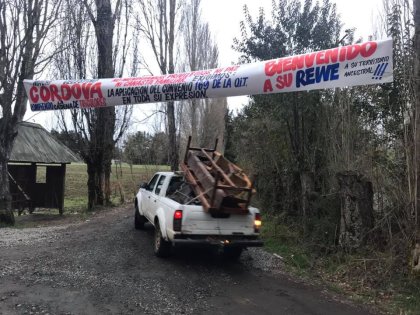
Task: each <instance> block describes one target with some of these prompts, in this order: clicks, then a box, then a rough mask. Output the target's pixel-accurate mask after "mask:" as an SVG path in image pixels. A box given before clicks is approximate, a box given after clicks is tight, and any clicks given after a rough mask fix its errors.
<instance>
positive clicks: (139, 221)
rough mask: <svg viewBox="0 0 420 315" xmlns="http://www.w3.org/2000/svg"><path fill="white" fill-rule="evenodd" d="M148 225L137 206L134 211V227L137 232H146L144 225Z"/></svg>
mask: <svg viewBox="0 0 420 315" xmlns="http://www.w3.org/2000/svg"><path fill="white" fill-rule="evenodd" d="M145 223H146V217H145V216H144V215H141V214H140V213H139V210H138V208H137V205H136V206H135V209H134V227H135V228H136V230H144V224H145Z"/></svg>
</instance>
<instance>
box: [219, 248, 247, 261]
mask: <svg viewBox="0 0 420 315" xmlns="http://www.w3.org/2000/svg"><path fill="white" fill-rule="evenodd" d="M242 250H243V248H242V247H225V248H223V257H224V258H225V259H227V260H230V261H237V260H238V259H239V257H241V254H242Z"/></svg>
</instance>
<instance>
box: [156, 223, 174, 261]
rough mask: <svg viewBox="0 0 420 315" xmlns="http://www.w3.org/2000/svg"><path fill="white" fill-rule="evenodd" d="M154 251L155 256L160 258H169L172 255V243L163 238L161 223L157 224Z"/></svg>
mask: <svg viewBox="0 0 420 315" xmlns="http://www.w3.org/2000/svg"><path fill="white" fill-rule="evenodd" d="M154 251H155V255H156V256H157V257H160V258H164V257H168V256H169V255H170V254H171V242H168V241H166V240H165V239H164V238H163V237H162V232H161V230H160V226H159V221H156V223H155V239H154Z"/></svg>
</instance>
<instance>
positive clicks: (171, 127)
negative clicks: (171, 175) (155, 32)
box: [166, 0, 179, 171]
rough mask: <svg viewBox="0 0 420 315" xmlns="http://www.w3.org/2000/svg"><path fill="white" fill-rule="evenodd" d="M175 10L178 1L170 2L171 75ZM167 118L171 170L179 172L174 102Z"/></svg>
mask: <svg viewBox="0 0 420 315" xmlns="http://www.w3.org/2000/svg"><path fill="white" fill-rule="evenodd" d="M175 10H176V0H169V41H168V46H169V49H168V55H169V61H168V65H169V69H168V70H169V71H168V72H169V73H174V71H175V65H174V44H175ZM166 111H167V113H166V114H167V118H168V133H169V157H170V163H171V170H172V171H177V170H178V164H179V152H178V145H177V141H176V124H175V108H174V102H168V104H167V108H166Z"/></svg>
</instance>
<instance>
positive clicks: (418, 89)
mask: <svg viewBox="0 0 420 315" xmlns="http://www.w3.org/2000/svg"><path fill="white" fill-rule="evenodd" d="M413 2H414V27H415V30H414V32H415V33H414V47H415V48H414V52H415V56H414V77H415V80H414V82H415V83H414V84H415V86H414V92H415V95H414V102H415V104H414V107H415V113H416V115H415V118H416V119H415V139H416V140H415V148H416V150H415V152H416V156H415V163H416V169H417V170H420V153H419V150H420V0H414V1H413ZM416 175H417V178H416V188H417V194H416V197H417V198H416V203H415V204H416V214H415V220H416V227H417V239H416V245H415V247H416V249H417V255H418V249H419V248H420V202H419V201H418V198H419V196H420V184H419V183H420V172H419V171H417V174H416ZM415 258H416V253H415V251H414V254H413V261H415ZM417 260H418V256H417ZM419 266H420V261H419V260H418V265H417V272H419V271H420V270H419ZM413 268H414V269H415V268H416V266H415V265H413Z"/></svg>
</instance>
